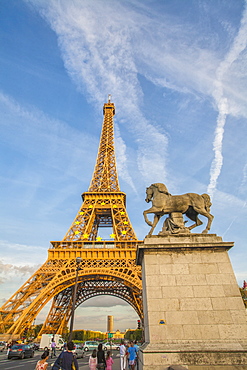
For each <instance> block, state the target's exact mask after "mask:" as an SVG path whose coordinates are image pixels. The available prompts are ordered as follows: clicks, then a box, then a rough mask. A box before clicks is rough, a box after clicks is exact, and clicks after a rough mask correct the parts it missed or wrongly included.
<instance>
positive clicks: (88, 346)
mask: <svg viewBox="0 0 247 370" xmlns="http://www.w3.org/2000/svg"><path fill="white" fill-rule="evenodd" d="M98 345H99V343H98V342H96V341H93V340H88V341H86V342H84V344H83V349H84V351H85V352H87V351H93V350H94V349H98Z"/></svg>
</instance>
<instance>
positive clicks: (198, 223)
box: [187, 217, 203, 230]
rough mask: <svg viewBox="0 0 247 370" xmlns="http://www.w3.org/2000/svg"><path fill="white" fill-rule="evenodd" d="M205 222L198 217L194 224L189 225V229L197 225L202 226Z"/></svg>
mask: <svg viewBox="0 0 247 370" xmlns="http://www.w3.org/2000/svg"><path fill="white" fill-rule="evenodd" d="M193 221H194V220H193ZM202 224H203V222H202V221H201V220H200V219H199V218H198V217H197V221H196V222H195V223H194V224H193V225H191V226H189V227H188V228H187V229H189V230H192V229H194V228H195V227H197V226H200V225H202Z"/></svg>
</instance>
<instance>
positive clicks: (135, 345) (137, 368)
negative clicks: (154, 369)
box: [134, 340, 139, 370]
mask: <svg viewBox="0 0 247 370" xmlns="http://www.w3.org/2000/svg"><path fill="white" fill-rule="evenodd" d="M134 347H135V349H136V370H139V361H138V352H139V346H138V344H137V340H135V341H134Z"/></svg>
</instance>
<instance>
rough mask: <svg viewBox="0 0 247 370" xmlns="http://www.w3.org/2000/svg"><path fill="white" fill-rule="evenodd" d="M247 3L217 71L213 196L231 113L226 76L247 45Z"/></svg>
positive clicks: (209, 191)
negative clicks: (225, 88) (231, 42)
mask: <svg viewBox="0 0 247 370" xmlns="http://www.w3.org/2000/svg"><path fill="white" fill-rule="evenodd" d="M246 35H247V4H246V8H245V10H244V13H243V17H242V20H241V26H240V29H239V31H238V34H237V36H236V38H235V40H234V42H233V45H232V46H231V48H230V50H229V52H228V53H227V55H226V57H225V59H224V60H223V61H222V62H221V63H220V65H219V67H218V69H217V71H216V80H215V83H214V86H215V88H214V91H213V97H214V99H215V102H216V105H217V109H218V112H219V113H218V118H217V126H216V130H215V138H214V143H213V150H214V160H213V162H212V165H211V169H210V183H209V185H208V193H209V195H211V196H213V193H214V190H215V188H216V185H217V180H218V177H219V175H220V172H221V168H222V164H223V155H222V145H223V137H224V127H225V124H226V117H227V115H228V114H229V104H228V99H227V97H226V95H225V91H224V77H225V75H226V74H227V72H228V71H229V69H230V67H231V65H232V64H233V63H234V62H235V61H236V60H237V59H238V58H239V57H240V55H241V53H242V52H243V51H244V50H245V49H246V46H247V36H246Z"/></svg>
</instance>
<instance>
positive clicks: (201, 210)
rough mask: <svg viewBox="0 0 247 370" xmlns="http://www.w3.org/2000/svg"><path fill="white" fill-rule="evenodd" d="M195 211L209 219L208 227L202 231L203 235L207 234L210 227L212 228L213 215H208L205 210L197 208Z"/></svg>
mask: <svg viewBox="0 0 247 370" xmlns="http://www.w3.org/2000/svg"><path fill="white" fill-rule="evenodd" d="M194 209H195V211H196V212H198V213H199V214H200V215H202V216H205V217H207V219H208V223H207V226H206V228H205V230H203V231H202V234H207V233H208V231H209V230H210V227H211V224H212V221H213V219H214V216H213V215H211V214H210V213H208V212H207V211H205V210H204V209H201V208H197V207H194Z"/></svg>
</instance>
